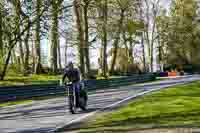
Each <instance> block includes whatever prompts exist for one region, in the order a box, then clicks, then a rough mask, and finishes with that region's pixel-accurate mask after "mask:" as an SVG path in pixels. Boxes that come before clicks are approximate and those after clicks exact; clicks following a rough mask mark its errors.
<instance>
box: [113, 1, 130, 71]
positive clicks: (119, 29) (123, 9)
mask: <svg viewBox="0 0 200 133" xmlns="http://www.w3.org/2000/svg"><path fill="white" fill-rule="evenodd" d="M129 2H130V1H129V0H117V4H118V6H119V8H120V18H119V20H118V23H117V31H116V36H115V40H114V42H113V47H114V50H113V56H112V61H111V68H110V73H111V74H113V72H114V69H115V64H116V58H117V52H118V44H119V40H120V34H121V32H122V25H123V21H124V15H125V12H126V10H127V9H128V6H129Z"/></svg>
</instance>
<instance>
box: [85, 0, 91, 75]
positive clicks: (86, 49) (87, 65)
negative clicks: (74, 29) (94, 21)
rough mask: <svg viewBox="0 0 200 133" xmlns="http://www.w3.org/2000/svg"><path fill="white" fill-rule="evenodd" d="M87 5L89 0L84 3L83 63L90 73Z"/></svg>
mask: <svg viewBox="0 0 200 133" xmlns="http://www.w3.org/2000/svg"><path fill="white" fill-rule="evenodd" d="M88 5H89V1H87V0H86V1H85V5H84V22H85V23H84V24H85V63H86V72H87V73H88V74H87V75H89V73H90V55H89V26H88Z"/></svg>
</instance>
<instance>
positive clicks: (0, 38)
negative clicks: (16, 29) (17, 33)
mask: <svg viewBox="0 0 200 133" xmlns="http://www.w3.org/2000/svg"><path fill="white" fill-rule="evenodd" d="M0 3H1V2H0ZM2 8H3V7H2V5H0V56H1V57H3V26H2V25H3V14H2Z"/></svg>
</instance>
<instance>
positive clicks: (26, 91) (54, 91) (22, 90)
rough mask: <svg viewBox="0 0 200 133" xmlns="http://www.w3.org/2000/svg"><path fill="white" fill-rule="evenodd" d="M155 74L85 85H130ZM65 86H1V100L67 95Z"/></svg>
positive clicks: (92, 81) (93, 87) (147, 79)
mask: <svg viewBox="0 0 200 133" xmlns="http://www.w3.org/2000/svg"><path fill="white" fill-rule="evenodd" d="M154 79H155V76H154V75H153V74H146V75H135V76H129V77H122V78H114V79H109V80H86V81H85V86H86V88H87V89H88V91H93V90H98V89H103V88H104V89H105V88H111V87H119V86H124V85H130V84H133V83H139V82H145V81H151V80H154ZM65 94H66V91H65V88H63V87H60V86H59V85H58V83H57V84H46V85H27V86H10V87H0V102H1V103H2V102H7V101H15V100H22V99H30V98H34V97H43V96H62V95H65Z"/></svg>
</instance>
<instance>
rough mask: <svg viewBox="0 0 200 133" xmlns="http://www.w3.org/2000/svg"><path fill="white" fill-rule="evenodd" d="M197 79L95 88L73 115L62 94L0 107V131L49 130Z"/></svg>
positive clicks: (38, 132)
mask: <svg viewBox="0 0 200 133" xmlns="http://www.w3.org/2000/svg"><path fill="white" fill-rule="evenodd" d="M197 80H200V76H199V75H193V76H186V77H178V78H173V79H167V80H162V81H156V82H153V83H144V84H137V85H130V86H125V87H118V88H113V89H105V90H101V91H96V92H93V93H91V94H89V101H88V111H87V112H82V111H80V112H78V113H77V114H75V115H72V114H70V113H69V111H68V105H67V103H68V102H67V98H65V97H60V98H55V99H49V100H42V101H34V102H33V103H31V104H25V105H15V106H9V107H3V108H0V133H51V132H54V131H55V130H56V129H57V128H60V127H62V126H65V125H67V124H70V123H72V122H76V121H80V120H81V119H82V118H85V117H87V116H89V115H93V114H94V113H95V112H97V111H99V110H102V109H104V108H112V107H114V106H117V105H118V104H120V103H122V102H126V100H130V99H132V98H135V97H137V96H138V95H143V94H146V93H150V92H151V91H156V90H160V89H163V88H167V87H171V86H174V85H179V84H186V83H190V82H192V81H197Z"/></svg>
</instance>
